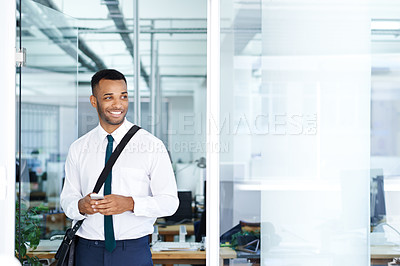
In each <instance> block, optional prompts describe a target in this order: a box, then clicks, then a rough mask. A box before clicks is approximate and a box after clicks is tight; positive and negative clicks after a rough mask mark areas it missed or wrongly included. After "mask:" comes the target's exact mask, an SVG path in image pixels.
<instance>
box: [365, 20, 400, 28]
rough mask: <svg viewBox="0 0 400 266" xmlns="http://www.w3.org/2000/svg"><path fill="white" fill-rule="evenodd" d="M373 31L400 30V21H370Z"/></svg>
mask: <svg viewBox="0 0 400 266" xmlns="http://www.w3.org/2000/svg"><path fill="white" fill-rule="evenodd" d="M371 29H373V30H400V21H372V22H371Z"/></svg>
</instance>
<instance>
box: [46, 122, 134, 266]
mask: <svg viewBox="0 0 400 266" xmlns="http://www.w3.org/2000/svg"><path fill="white" fill-rule="evenodd" d="M139 129H140V127H138V126H136V125H133V126H132V127H131V128H130V129H129V131H128V132H127V133H126V134H125V136H124V137H123V138H122V140H121V142H120V143H119V144H118V146H117V147H116V148H115V150H114V152H113V153H112V154H111V156H110V159H108V161H107V163H106V165H105V166H104V169H103V171H102V172H101V174H100V176H99V179H97V183H96V185H95V186H94V189H93V192H94V193H99V191H100V188H101V187H102V186H103V183H104V182H105V181H106V179H107V176H108V174H109V173H110V171H111V169H112V167H113V165H114V163H115V161H116V160H117V159H118V156H119V155H120V154H121V152H122V150H123V149H124V148H125V146H126V144H128V142H129V140H130V139H131V138H132V137H133V135H135V134H136V132H137V131H138V130H139ZM83 221H84V219H83V220H79V221H78V222H76V224H75V225H74V226H73V227H72V228H69V229H68V230H67V231H66V232H65V235H64V239H63V241H62V242H61V245H60V247H59V248H58V250H57V253H56V255H55V256H54V258H55V259H56V260H58V261H57V266H72V265H74V255H75V234H76V232H77V231H78V229H79V228H80V227H81V225H82V223H83ZM67 257H68V259H66V258H67Z"/></svg>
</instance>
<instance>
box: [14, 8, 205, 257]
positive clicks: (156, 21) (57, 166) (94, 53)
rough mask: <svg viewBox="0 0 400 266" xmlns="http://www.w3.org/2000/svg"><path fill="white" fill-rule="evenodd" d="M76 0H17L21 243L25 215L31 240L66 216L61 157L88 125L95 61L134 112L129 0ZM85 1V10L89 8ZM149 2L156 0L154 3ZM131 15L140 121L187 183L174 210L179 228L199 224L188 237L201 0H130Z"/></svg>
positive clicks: (200, 174) (199, 203)
mask: <svg viewBox="0 0 400 266" xmlns="http://www.w3.org/2000/svg"><path fill="white" fill-rule="evenodd" d="M78 2H79V1H66V2H63V3H60V2H58V1H55V2H54V3H53V4H51V3H50V2H46V1H42V2H41V3H42V4H43V5H41V4H38V3H37V2H36V1H32V0H23V1H22V2H21V3H20V4H19V7H21V8H22V12H21V20H19V21H18V23H19V24H18V25H19V27H20V31H19V32H20V33H21V38H19V39H18V42H20V43H21V46H22V47H24V48H25V49H26V55H27V60H26V65H25V66H23V67H22V68H20V70H19V72H18V79H19V82H18V84H17V85H18V89H17V91H19V93H18V94H17V103H18V107H19V109H18V114H17V121H18V124H19V125H20V126H19V127H18V130H17V131H18V132H19V135H18V137H19V139H20V140H19V141H18V142H17V146H18V147H17V150H18V153H17V155H16V156H17V161H18V165H17V170H18V171H17V172H18V175H17V195H18V206H17V208H18V212H17V214H18V216H19V217H21V218H20V219H19V220H18V221H17V227H18V229H17V230H18V232H17V235H18V237H19V238H20V239H19V240H18V241H19V242H21V243H22V242H23V241H26V240H27V239H25V238H24V237H25V236H24V232H25V231H24V227H25V226H27V225H29V224H32V225H33V226H35V228H37V231H35V232H36V235H35V236H34V239H35V240H38V239H42V240H43V239H47V240H48V239H49V238H50V237H52V236H54V235H58V234H61V235H62V234H64V231H65V229H66V228H67V227H68V226H70V221H69V220H68V219H67V218H66V217H65V215H64V214H63V213H62V210H61V209H60V206H59V194H60V191H61V189H62V183H63V178H64V162H65V157H66V155H67V152H68V148H69V146H70V144H71V143H72V142H73V141H74V140H75V139H77V138H78V137H80V136H82V135H84V134H85V133H87V132H88V131H90V130H91V129H93V128H94V127H95V126H97V125H98V117H97V113H96V110H95V109H94V108H93V107H92V106H91V105H90V102H89V96H90V94H91V87H90V79H91V76H92V75H93V74H94V73H95V72H96V71H98V70H100V69H104V68H114V69H117V70H119V71H121V72H122V73H124V74H125V76H126V77H127V82H128V92H129V98H130V99H129V100H130V106H129V112H128V114H127V118H128V119H129V120H130V121H132V122H135V119H136V117H135V95H136V89H137V88H136V86H137V85H136V84H135V71H134V63H135V62H134V58H135V38H136V36H134V33H135V27H136V25H135V21H136V18H137V17H136V15H135V12H136V11H135V1H124V2H122V1H121V2H120V3H119V4H118V5H115V3H112V2H110V1H99V2H98V3H97V4H96V5H94V4H93V3H89V2H88V3H86V2H85V3H83V2H79V4H80V5H83V6H82V8H77V7H76V6H77V3H78ZM44 5H45V6H44ZM86 5H88V6H87V7H88V9H89V8H90V9H93V10H95V11H94V12H91V13H90V14H89V13H88V12H86V11H85V10H87V9H86V8H84V6H86ZM157 5H161V6H159V7H160V9H159V10H158V11H157V12H156V11H155V10H154V6H157ZM162 6H163V8H161V7H162ZM56 10H60V11H62V12H63V13H65V14H68V15H70V16H72V17H74V18H75V19H72V18H71V17H69V16H68V15H65V14H63V13H61V12H57V11H56ZM177 10H181V11H184V12H176V11H177ZM139 17H140V23H139V24H140V25H139V26H140V27H139V28H140V33H139V34H138V35H139V45H138V49H139V57H140V60H139V61H140V72H139V73H140V78H139V85H138V87H139V89H140V93H139V95H140V113H141V116H140V120H141V122H140V126H141V127H142V128H144V129H146V130H147V131H149V132H152V133H153V134H154V135H156V136H157V137H159V138H160V139H161V140H162V141H163V142H164V144H165V145H166V147H167V149H168V151H169V153H170V157H171V162H172V164H173V167H174V170H175V174H176V178H177V184H178V189H179V190H180V191H182V192H184V191H186V192H190V193H191V198H190V199H189V198H185V203H184V205H185V206H190V212H185V213H184V217H182V219H183V218H184V219H185V221H186V223H188V224H189V226H190V227H189V228H193V223H195V222H196V223H197V224H201V225H199V227H200V228H203V230H202V231H201V232H200V233H199V234H197V237H195V236H194V235H196V233H197V232H198V230H197V231H194V230H193V229H189V230H188V232H189V235H191V236H188V238H187V241H195V240H198V241H201V240H202V236H204V235H205V220H204V221H203V222H202V223H201V222H200V220H201V217H202V213H203V210H204V183H203V182H204V178H205V167H206V161H205V154H206V144H205V136H206V132H205V116H206V110H205V109H206V98H205V97H206V56H207V54H206V2H198V3H196V4H193V3H183V2H179V1H177V2H175V3H168V4H165V3H164V2H161V4H160V2H159V1H140V3H139ZM19 206H21V208H20V207H19ZM192 207H193V208H192ZM25 215H27V216H25ZM204 217H205V216H204ZM160 222H163V221H162V220H161V221H160ZM169 222H171V221H169ZM175 222H181V221H175ZM196 226H197V225H196ZM196 228H197V227H196ZM32 237H33V235H32ZM32 243H35V241H32ZM18 252H19V253H20V254H21V255H24V254H25V253H24V251H23V250H21V251H18Z"/></svg>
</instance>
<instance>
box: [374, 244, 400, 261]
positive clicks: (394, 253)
mask: <svg viewBox="0 0 400 266" xmlns="http://www.w3.org/2000/svg"><path fill="white" fill-rule="evenodd" d="M399 257H400V247H397V246H393V245H376V246H371V265H382V264H387V263H388V262H391V261H393V258H399Z"/></svg>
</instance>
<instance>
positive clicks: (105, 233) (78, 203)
mask: <svg viewBox="0 0 400 266" xmlns="http://www.w3.org/2000/svg"><path fill="white" fill-rule="evenodd" d="M91 85H92V95H91V96H90V103H91V104H92V106H93V107H94V108H96V110H97V113H98V116H99V122H100V124H99V125H98V126H97V127H96V128H95V129H93V130H91V131H90V132H89V133H87V134H86V135H84V136H82V137H81V138H79V139H78V140H76V141H75V142H74V143H73V144H72V145H71V147H70V149H69V153H68V157H67V160H66V163H65V184H64V188H63V191H62V193H61V196H60V200H61V206H62V208H63V210H64V211H65V214H66V215H67V216H68V217H69V218H71V219H73V220H74V221H75V222H76V221H77V220H82V219H85V221H84V222H83V224H82V226H81V227H80V229H79V230H78V232H77V234H76V235H77V236H78V241H77V246H76V251H75V252H76V256H75V263H76V265H77V266H80V265H85V266H87V265H93V266H94V265H96V266H98V265H135V266H142V265H143V266H148V265H153V263H152V259H151V253H150V248H149V240H148V235H149V234H151V233H152V232H153V224H154V222H155V220H156V217H162V216H169V215H172V214H173V213H174V212H175V211H176V209H177V208H178V205H179V200H178V198H177V189H176V183H175V177H174V173H173V170H172V166H171V162H170V159H169V156H168V153H167V151H166V149H165V146H164V145H163V143H162V142H161V141H160V140H159V139H157V138H156V137H154V136H153V135H151V134H150V133H148V132H147V131H145V130H144V129H140V130H139V131H138V132H137V133H136V134H135V135H134V136H133V138H132V139H131V140H130V141H129V143H128V144H127V146H126V147H125V149H124V150H123V152H122V153H121V155H120V156H119V158H118V159H117V161H116V162H115V164H114V166H113V169H112V174H111V194H108V193H109V192H107V193H104V192H105V190H109V189H108V188H107V185H106V184H105V185H103V187H102V188H101V190H100V192H99V195H103V193H104V195H105V196H104V199H98V200H95V199H91V197H90V194H92V193H91V192H92V191H93V188H94V186H95V184H96V182H97V179H98V177H99V175H100V173H101V171H102V170H103V168H104V165H105V160H106V153H107V152H106V150H107V149H108V148H109V149H111V146H109V145H112V147H113V148H115V147H116V146H117V145H118V143H119V142H120V141H121V139H122V137H123V136H124V135H125V133H126V132H127V131H128V130H129V129H130V128H131V126H132V123H130V122H129V121H127V120H126V118H125V116H126V113H127V111H128V91H127V84H126V79H125V77H124V75H123V74H122V73H120V72H118V71H116V70H112V69H105V70H101V71H99V72H97V73H96V74H95V75H94V76H93V77H92V81H91ZM107 179H110V176H109V177H108V178H107ZM108 182H110V181H108ZM106 183H107V181H106ZM105 188H106V189H105ZM107 194H108V195H107Z"/></svg>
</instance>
